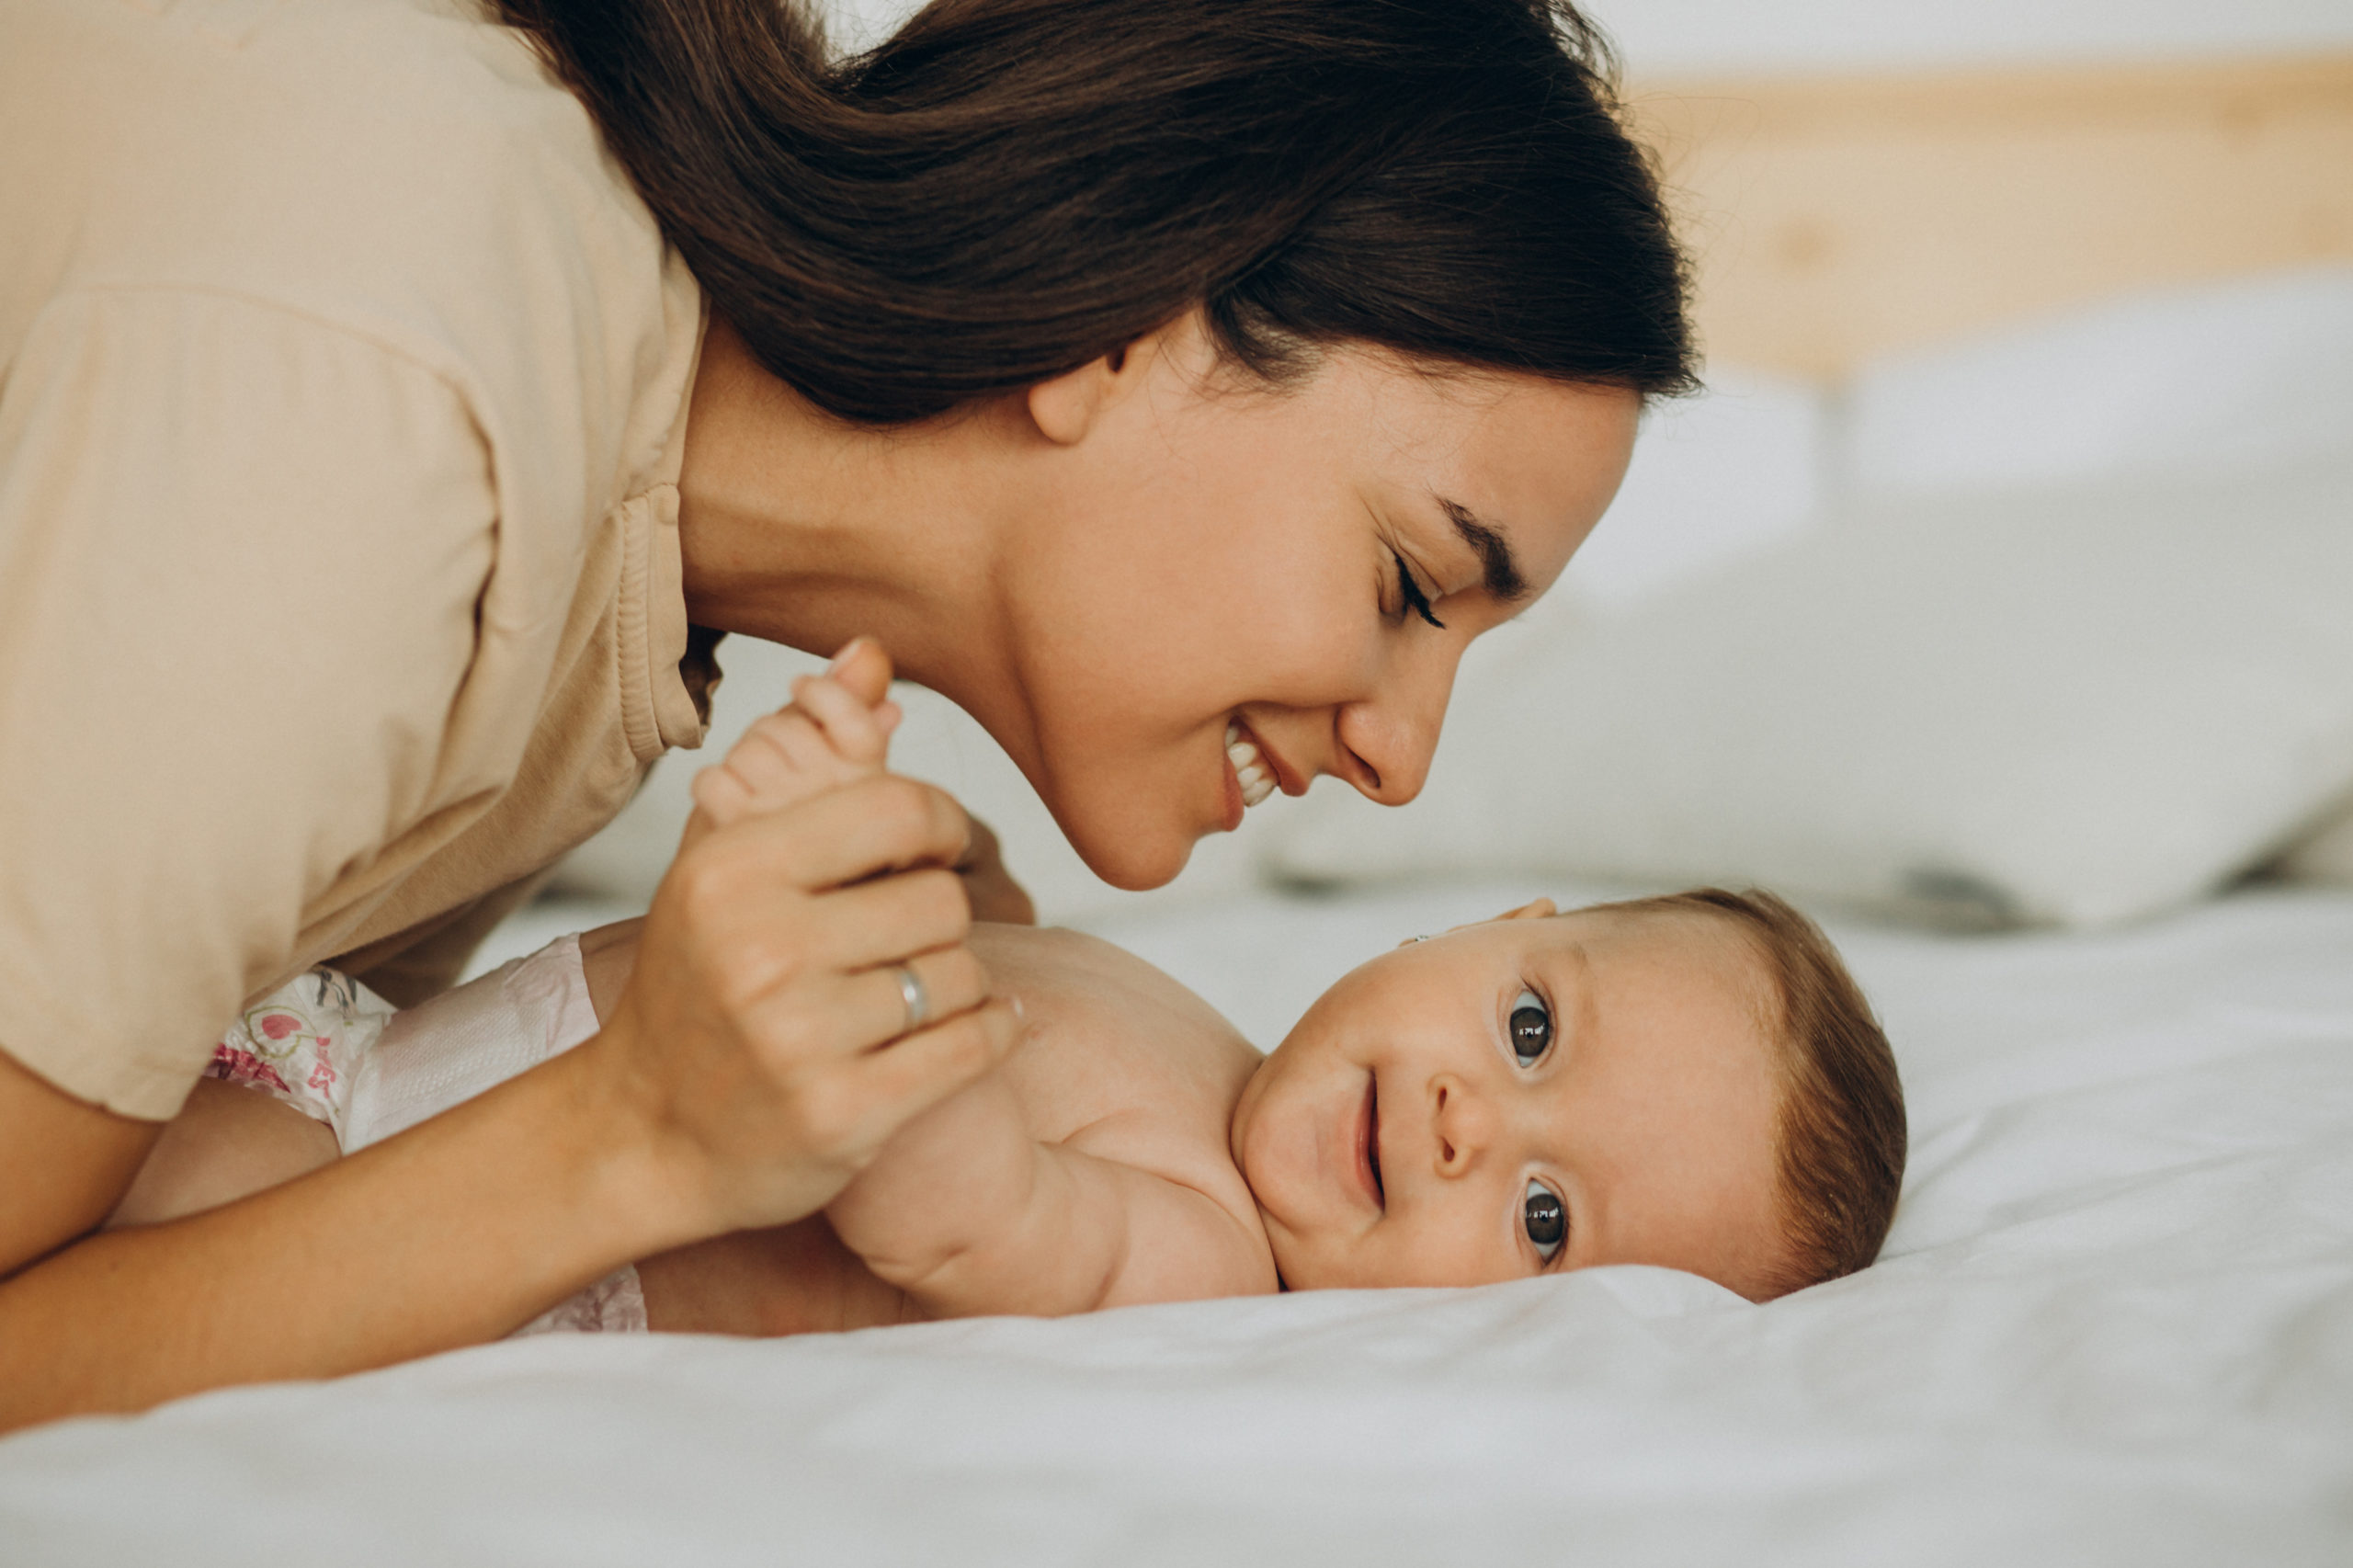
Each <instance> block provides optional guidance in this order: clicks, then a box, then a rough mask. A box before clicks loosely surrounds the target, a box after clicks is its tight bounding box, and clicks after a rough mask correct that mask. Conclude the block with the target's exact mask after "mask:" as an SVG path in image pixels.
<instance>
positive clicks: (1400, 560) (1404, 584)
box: [1389, 550, 1446, 631]
mask: <svg viewBox="0 0 2353 1568" xmlns="http://www.w3.org/2000/svg"><path fill="white" fill-rule="evenodd" d="M1389 559H1390V560H1392V561H1394V562H1397V593H1398V597H1401V598H1403V599H1404V601H1405V608H1407V609H1409V610H1412V611H1413V612H1414V613H1415V615H1418V616H1420V617H1421V618H1422V619H1424V620H1427V621H1428V622H1429V623H1430V624H1431V625H1432V626H1435V627H1437V628H1438V630H1439V631H1445V630H1446V622H1444V621H1442V620H1440V619H1438V617H1437V616H1435V615H1432V614H1431V613H1430V601H1429V596H1428V595H1427V594H1425V593H1423V592H1422V585H1420V584H1419V583H1416V582H1415V581H1414V574H1413V571H1412V569H1411V568H1409V567H1408V566H1407V565H1406V564H1405V558H1404V556H1402V555H1400V554H1398V553H1397V552H1396V551H1393V550H1392V551H1390V552H1389Z"/></svg>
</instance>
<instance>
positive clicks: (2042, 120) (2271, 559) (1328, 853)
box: [549, 0, 2353, 926]
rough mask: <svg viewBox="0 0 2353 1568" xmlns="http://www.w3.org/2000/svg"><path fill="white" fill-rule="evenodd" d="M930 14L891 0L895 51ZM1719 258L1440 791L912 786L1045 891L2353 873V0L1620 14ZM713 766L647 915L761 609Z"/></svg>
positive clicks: (1998, 903)
mask: <svg viewBox="0 0 2353 1568" xmlns="http://www.w3.org/2000/svg"><path fill="white" fill-rule="evenodd" d="M911 9H913V7H912V6H907V5H903V4H899V3H897V0H856V3H851V0H843V3H842V4H841V5H840V6H837V8H836V10H835V38H836V40H837V41H839V42H840V43H841V44H842V45H843V46H844V47H846V48H856V47H858V46H859V45H861V44H862V43H865V42H868V41H870V40H874V39H877V38H880V37H882V36H885V35H886V34H887V31H888V30H889V29H890V28H892V27H893V26H894V25H895V24H896V22H897V21H898V19H899V18H900V17H902V16H904V14H905V13H906V12H907V11H909V10H911ZM1590 9H1591V10H1592V11H1593V12H1594V13H1595V14H1596V15H1597V17H1598V18H1599V20H1600V21H1601V22H1602V23H1603V24H1604V25H1605V27H1606V28H1608V31H1609V33H1610V34H1611V36H1612V37H1613V38H1614V40H1616V42H1617V44H1618V46H1619V50H1620V55H1621V58H1622V62H1623V65H1624V68H1625V74H1626V78H1627V83H1626V87H1627V97H1628V100H1629V103H1630V105H1631V108H1632V109H1633V112H1634V114H1635V116H1636V118H1637V120H1638V122H1639V125H1640V128H1641V131H1642V133H1643V135H1644V136H1645V138H1646V139H1647V140H1648V141H1650V142H1652V144H1653V145H1654V147H1655V149H1656V150H1657V152H1658V154H1659V157H1660V160H1661V165H1662V167H1663V169H1664V171H1665V175H1666V178H1667V180H1668V184H1669V187H1670V195H1671V199H1672V200H1673V201H1674V203H1675V205H1676V207H1677V211H1678V213H1679V215H1680V221H1681V223H1682V227H1683V231H1684V233H1685V236H1686V238H1687V241H1688V244H1690V245H1691V247H1692V250H1693V253H1694V255H1695V256H1696V258H1697V261H1698V264H1699V321H1700V324H1701V330H1702V335H1703V340H1704V344H1705V347H1706V349H1707V352H1708V358H1709V369H1708V379H1709V391H1708V392H1706V393H1705V394H1703V395H1701V396H1699V397H1697V398H1693V399H1688V400H1684V401H1681V402H1678V403H1672V404H1668V405H1665V406H1663V407H1660V408H1658V409H1656V410H1654V412H1653V413H1652V414H1651V415H1650V416H1649V417H1648V419H1647V420H1646V424H1645V429H1644V435H1643V441H1642V445H1641V447H1640V449H1639V450H1638V453H1637V458H1636V462H1635V467H1634V471H1633V472H1632V473H1631V476H1630V478H1629V481H1628V483H1627V486H1626V488H1625V491H1624V492H1623V493H1622V494H1621V497H1620V502H1619V504H1618V505H1617V506H1615V507H1614V508H1613V509H1612V511H1611V514H1610V516H1609V517H1608V519H1606V520H1605V522H1604V524H1603V526H1602V528H1601V529H1600V531H1599V532H1598V533H1597V535H1596V536H1595V538H1594V540H1592V542H1591V543H1590V544H1589V545H1588V546H1587V547H1586V550H1585V551H1582V552H1581V553H1580V555H1579V557H1578V559H1577V561H1576V562H1574V564H1573V566H1572V568H1571V571H1570V574H1569V576H1568V578H1567V579H1566V580H1565V581H1564V584H1563V587H1562V589H1560V590H1559V591H1557V592H1556V593H1555V594H1553V595H1552V597H1550V598H1548V599H1547V600H1546V601H1545V603H1544V604H1543V605H1541V606H1540V607H1539V608H1537V609H1536V610H1534V611H1531V612H1530V613H1529V615H1528V616H1526V617H1524V618H1522V620H1521V621H1520V622H1518V623H1516V624H1515V625H1513V626H1510V627H1507V628H1505V629H1503V630H1502V631H1499V632H1497V633H1495V635H1493V636H1491V637H1490V638H1488V639H1485V640H1483V642H1482V644H1481V645H1480V647H1479V648H1478V649H1477V650H1475V651H1474V653H1473V656H1472V659H1471V660H1470V661H1469V662H1468V663H1467V664H1466V666H1465V669H1464V672H1463V676H1462V681H1461V687H1459V689H1458V697H1457V700H1456V706H1455V709H1454V711H1453V713H1452V715H1451V716H1450V718H1449V726H1448V733H1447V738H1446V741H1445V744H1443V745H1442V746H1441V748H1440V754H1439V758H1438V767H1437V768H1436V770H1435V771H1434V773H1433V777H1432V780H1431V785H1430V788H1429V790H1428V791H1427V794H1426V796H1425V798H1424V799H1423V800H1422V801H1418V802H1416V803H1415V805H1413V806H1411V807H1408V808H1406V809H1404V811H1400V812H1377V813H1376V812H1372V811H1371V810H1370V808H1366V807H1363V806H1362V803H1361V802H1358V801H1354V800H1353V798H1349V797H1344V796H1342V795H1340V794H1338V793H1336V791H1337V790H1339V788H1340V787H1339V786H1337V785H1336V784H1335V783H1333V782H1332V781H1329V780H1326V781H1324V784H1323V785H1322V786H1320V787H1319V788H1318V789H1317V790H1315V791H1314V792H1313V793H1312V794H1311V795H1310V796H1309V797H1308V798H1307V799H1306V800H1305V801H1285V800H1282V799H1280V798H1279V797H1278V798H1277V799H1276V800H1274V801H1270V802H1268V804H1267V806H1265V807H1263V808H1260V809H1258V810H1256V811H1253V812H1251V814H1250V819H1249V821H1248V822H1246V823H1245V826H1244V828H1243V830H1242V831H1241V832H1240V833H1238V834H1235V835H1228V836H1226V837H1223V838H1219V839H1214V840H1211V841H1208V842H1205V843H1204V844H1203V845H1202V846H1200V847H1199V850H1198V851H1197V852H1196V855H1195V858H1194V862H1193V865H1192V866H1191V867H1190V868H1189V869H1188V871H1187V872H1186V874H1185V875H1184V876H1183V877H1182V878H1180V879H1179V880H1178V881H1177V882H1176V883H1175V884H1174V885H1173V886H1172V887H1170V888H1167V889H1164V890H1161V891H1159V892H1154V893H1150V894H1122V893H1119V892H1114V891H1112V890H1110V889H1108V888H1105V887H1103V886H1102V885H1101V884H1099V883H1097V881H1095V880H1094V879H1093V878H1092V877H1091V876H1090V875H1089V874H1088V873H1087V872H1086V869H1084V867H1083V866H1081V865H1080V864H1079V863H1078V861H1077V860H1076V858H1075V857H1074V856H1073V855H1072V854H1071V853H1070V851H1069V850H1068V848H1067V847H1066V846H1064V845H1063V842H1062V840H1061V838H1060V835H1058V834H1057V833H1056V832H1055V831H1054V829H1053V827H1052V824H1051V821H1050V820H1049V819H1048V818H1047V815H1046V813H1045V812H1044V810H1043V808H1042V807H1041V806H1040V805H1039V803H1038V802H1037V801H1036V800H1035V799H1034V797H1032V796H1031V795H1030V794H1029V790H1028V789H1027V787H1026V786H1025V785H1024V784H1023V782H1022V781H1021V779H1020V778H1019V777H1018V774H1017V771H1016V770H1015V769H1014V768H1013V767H1012V766H1011V764H1010V763H1009V762H1008V761H1006V758H1005V757H1004V756H1003V755H1002V754H1001V753H1000V752H999V751H998V750H997V748H996V747H995V744H993V743H992V742H990V741H989V739H988V737H987V736H986V735H985V734H984V733H983V732H981V731H980V730H979V729H978V727H977V726H974V725H972V723H970V722H968V721H965V720H963V719H962V718H961V715H959V714H957V713H956V712H955V711H954V710H952V709H950V708H949V707H948V705H947V704H945V703H944V702H942V701H940V700H938V699H935V698H932V697H930V696H929V694H927V693H923V692H920V691H912V690H908V691H903V692H902V697H903V699H904V701H905V703H906V705H907V707H908V710H909V722H908V723H907V725H906V727H905V729H904V732H903V735H902V739H901V741H900V742H899V744H898V746H897V749H896V754H895V756H896V762H897V765H898V766H899V767H902V768H903V769H904V770H905V771H908V772H911V773H915V774H916V775H919V776H922V777H926V778H932V779H935V780H937V781H938V782H939V783H941V784H943V785H945V786H947V787H949V789H951V790H955V791H957V792H958V793H959V794H960V795H961V797H962V798H963V799H964V800H965V801H966V802H967V803H968V805H969V806H971V808H972V810H973V811H974V812H975V813H976V814H978V815H981V816H983V817H984V818H986V819H988V820H989V821H991V822H992V823H993V824H995V826H996V827H997V829H998V831H999V832H1000V834H1001V835H1002V836H1003V837H1004V838H1005V840H1006V848H1007V857H1008V859H1009V861H1010V863H1011V864H1012V866H1013V868H1014V869H1015V870H1016V872H1017V875H1019V876H1020V877H1021V878H1022V879H1023V880H1024V881H1026V882H1027V883H1028V885H1029V887H1030V888H1031V890H1032V892H1033V893H1034V894H1035V896H1036V898H1037V901H1038V903H1039V905H1040V915H1041V917H1042V918H1045V919H1047V920H1049V921H1065V922H1077V923H1088V924H1095V925H1097V926H1102V925H1103V923H1105V922H1107V921H1108V922H1114V923H1116V922H1117V921H1119V920H1120V919H1121V918H1123V917H1124V916H1125V915H1130V914H1134V913H1137V912H1147V913H1148V912H1150V911H1153V910H1157V909H1165V908H1171V907H1176V906H1178V905H1184V904H1189V903H1199V901H1203V900H1209V899H1215V898H1220V897H1226V896H1232V895H1233V894H1236V893H1237V892H1244V891H1245V890H1250V889H1253V888H1256V889H1265V888H1267V887H1279V888H1284V889H1289V890H1312V889H1328V888H1331V887H1335V886H1346V885H1351V884H1360V883H1396V882H1401V881H1403V882H1412V881H1415V880H1416V879H1424V880H1427V879H1441V878H1446V877H1453V876H1460V875H1462V874H1466V873H1468V874H1473V875H1495V874H1505V873H1508V874H1511V875H1514V876H1521V877H1525V878H1528V879H1532V880H1533V881H1536V882H1538V883H1540V884H1545V885H1549V883H1547V881H1546V880H1547V879H1558V880H1561V881H1576V882H1577V883H1578V885H1586V884H1588V883H1596V882H1598V883H1607V884H1610V885H1625V886H1654V885H1660V884H1664V883H1677V884H1681V883H1688V882H1694V881H1709V880H1715V881H1762V882H1766V883H1768V884H1771V885H1776V886H1779V887H1782V888H1784V889H1786V890H1788V891H1790V892H1795V893H1797V894H1799V895H1800V896H1802V897H1807V898H1811V899H1813V900H1815V901H1817V902H1819V903H1823V904H1825V905H1827V906H1830V907H1835V908H1842V909H1846V910H1849V911H1859V912H1863V913H1866V914H1870V915H1878V916H1885V917H1892V918H1896V919H1902V920H1913V921H1926V922H1929V923H1931V924H1937V925H1941V926H2017V925H2075V926H2101V925H2110V924H2115V923H2118V922H2122V921H2130V920H2134V919H2139V918H2142V917H2144V916H2147V915H2153V914H2155V913H2158V912H2160V911H2163V910H2165V909H2170V908H2174V907H2178V906H2179V905H2181V904H2184V903H2188V902H2190V901H2193V900H2195V899H2198V898H2200V897H2204V896H2207V895H2208V894H2210V893H2211V892H2214V891H2215V890H2217V889H2220V888H2222V887H2225V886H2228V885H2230V884H2231V883H2232V882H2233V881H2234V880H2235V879H2239V878H2242V877H2245V876H2246V875H2248V874H2251V873H2253V872H2256V871H2262V872H2264V873H2265V874H2272V875H2277V874H2282V873H2290V874H2295V875H2300V876H2305V877H2312V878H2324V879H2325V878H2336V879H2339V880H2345V881H2353V0H2242V3H2240V4H2236V5H2233V6H2216V5H2213V4H2211V3H2210V0H2131V3H2130V4H2124V3H2120V0H1981V3H1979V4H1975V5H1971V6H1955V5H1951V4H1949V3H1944V0H1933V3H1932V0H1779V3H1775V4H1757V3H1756V0H1738V3H1735V0H1598V3H1597V4H1596V5H1594V6H1591V7H1590ZM721 656H722V664H723V665H724V666H725V668H726V670H727V677H726V682H725V685H724V687H723V688H722V693H721V697H720V701H719V710H718V721H719V722H718V727H717V731H716V733H714V734H713V736H712V738H711V741H710V748H709V749H707V750H706V752H705V753H704V754H703V756H702V757H696V756H677V757H674V758H672V759H670V760H669V761H668V762H666V763H665V764H664V765H663V767H661V768H659V769H657V771H656V773H655V775H654V778H653V780H652V782H651V783H650V784H649V786H648V787H647V789H646V790H645V791H644V792H643V794H642V796H641V797H640V799H639V801H638V802H637V803H636V804H635V805H633V806H632V807H631V810H630V811H629V812H628V813H627V814H626V815H624V816H623V817H622V818H621V819H620V821H619V822H617V823H616V824H614V825H613V826H612V827H611V828H610V829H609V830H608V832H607V833H605V834H604V835H601V836H600V837H599V838H598V839H597V840H596V841H594V842H592V843H591V844H589V845H587V846H585V847H584V848H583V849H581V850H580V851H579V852H577V853H576V854H575V855H574V857H573V858H572V859H571V860H570V861H569V862H567V864H566V865H565V866H564V867H563V869H562V870H561V872H560V874H559V878H558V881H557V883H556V886H555V892H556V895H557V896H559V897H562V898H564V899H569V900H572V901H574V904H573V906H572V907H570V908H567V909H565V910H563V911H561V912H551V913H550V915H549V918H550V919H551V920H552V921H554V922H555V923H556V924H557V925H558V926H563V925H565V924H569V925H574V926H577V925H583V924H587V923H589V916H591V915H597V914H612V913H621V912H626V911H628V910H631V909H633V908H635V907H642V902H643V900H644V899H645V898H646V897H647V896H648V895H649V894H650V892H651V889H652V886H653V883H654V881H655V880H656V879H657V878H658V876H659V874H660V872H661V869H662V868H663V867H664V866H665V864H666V863H667V860H668V858H669V854H670V851H671V849H672V847H673V846H675V844H676V835H677V830H678V826H679V824H681V822H682V821H683V819H684V816H685V813H686V810H687V803H686V802H687V796H686V786H687V781H688V778H689V777H690V776H691V773H692V770H693V768H694V767H697V766H699V763H700V762H701V761H703V760H708V759H710V758H712V757H714V756H716V755H717V753H718V752H720V751H723V749H724V747H725V745H726V744H728V742H729V741H730V739H731V738H732V737H733V733H735V732H736V731H738V730H740V728H741V727H742V725H743V724H744V723H745V722H748V721H749V720H750V719H751V718H753V717H754V716H756V714H757V713H758V712H760V711H762V710H765V709H766V708H767V707H768V706H771V705H773V704H774V703H776V702H778V701H779V700H781V699H782V697H783V693H784V689H785V686H786V683H787V681H788V680H789V679H790V676H791V675H792V674H793V673H795V672H797V671H798V670H800V669H803V668H808V667H813V664H814V661H812V660H807V659H804V658H802V657H801V656H800V655H797V654H793V653H789V652H786V651H782V650H777V649H774V648H769V647H765V646H760V645H756V644H750V643H746V642H743V641H742V640H740V639H738V640H733V641H731V642H729V643H728V644H727V645H726V646H725V647H724V648H723V649H722V655H721Z"/></svg>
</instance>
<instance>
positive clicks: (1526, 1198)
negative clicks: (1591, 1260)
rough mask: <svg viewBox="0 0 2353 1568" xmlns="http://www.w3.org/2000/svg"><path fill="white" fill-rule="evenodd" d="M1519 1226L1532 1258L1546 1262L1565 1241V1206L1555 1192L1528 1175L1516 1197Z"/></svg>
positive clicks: (1566, 1218) (1566, 1220) (1566, 1223)
mask: <svg viewBox="0 0 2353 1568" xmlns="http://www.w3.org/2000/svg"><path fill="white" fill-rule="evenodd" d="M1519 1223H1520V1227H1521V1229H1523V1230H1525V1231H1526V1232H1527V1233H1528V1244H1529V1246H1532V1247H1534V1248H1535V1249H1536V1256H1539V1257H1540V1258H1542V1259H1543V1260H1544V1261H1545V1262H1547V1263H1550V1262H1552V1259H1553V1257H1554V1256H1556V1255H1558V1254H1559V1252H1560V1250H1561V1248H1562V1247H1563V1245H1565V1244H1567V1242H1568V1239H1569V1207H1568V1205H1567V1204H1565V1203H1563V1202H1562V1201H1561V1195H1560V1194H1559V1193H1557V1192H1554V1191H1553V1190H1552V1188H1551V1187H1546V1186H1545V1185H1544V1184H1543V1183H1542V1182H1540V1181H1538V1180H1536V1179H1535V1178H1534V1177H1532V1176H1531V1177H1529V1183H1528V1187H1527V1189H1526V1190H1525V1191H1524V1192H1522V1193H1521V1194H1520V1199H1519Z"/></svg>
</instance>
